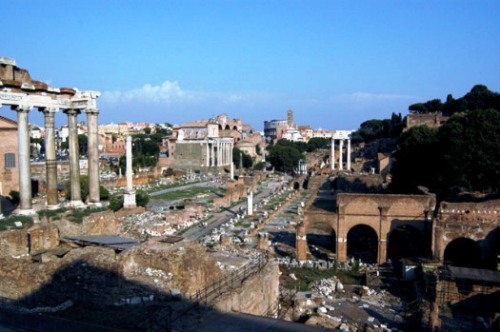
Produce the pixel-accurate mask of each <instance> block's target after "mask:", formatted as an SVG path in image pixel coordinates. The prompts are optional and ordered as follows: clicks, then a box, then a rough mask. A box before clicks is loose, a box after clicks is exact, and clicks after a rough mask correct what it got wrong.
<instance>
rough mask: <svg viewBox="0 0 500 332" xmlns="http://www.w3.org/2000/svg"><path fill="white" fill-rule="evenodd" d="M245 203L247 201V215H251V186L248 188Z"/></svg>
mask: <svg viewBox="0 0 500 332" xmlns="http://www.w3.org/2000/svg"><path fill="white" fill-rule="evenodd" d="M247 203H248V206H247V214H248V215H249V216H252V215H253V191H252V189H251V188H250V189H248V196H247Z"/></svg>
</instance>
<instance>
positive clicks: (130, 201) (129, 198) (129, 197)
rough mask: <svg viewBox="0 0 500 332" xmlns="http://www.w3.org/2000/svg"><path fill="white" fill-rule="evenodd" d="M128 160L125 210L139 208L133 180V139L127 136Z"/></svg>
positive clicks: (124, 199) (124, 198)
mask: <svg viewBox="0 0 500 332" xmlns="http://www.w3.org/2000/svg"><path fill="white" fill-rule="evenodd" d="M126 143H127V145H126V160H127V169H126V171H125V174H126V176H127V189H126V191H125V193H124V194H123V208H124V209H133V208H135V207H137V203H136V201H135V191H134V184H133V179H132V175H133V172H132V137H131V136H127V140H126Z"/></svg>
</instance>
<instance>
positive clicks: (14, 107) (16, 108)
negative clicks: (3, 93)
mask: <svg viewBox="0 0 500 332" xmlns="http://www.w3.org/2000/svg"><path fill="white" fill-rule="evenodd" d="M10 108H11V109H12V110H13V111H16V112H26V113H28V112H29V111H31V110H32V109H33V106H32V105H27V104H24V105H12V106H11V107H10Z"/></svg>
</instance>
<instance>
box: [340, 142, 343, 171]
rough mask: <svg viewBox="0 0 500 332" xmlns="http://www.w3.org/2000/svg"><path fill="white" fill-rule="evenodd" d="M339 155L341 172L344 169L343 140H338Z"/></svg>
mask: <svg viewBox="0 0 500 332" xmlns="http://www.w3.org/2000/svg"><path fill="white" fill-rule="evenodd" d="M339 154H340V158H339V169H340V170H343V169H344V161H343V154H344V140H343V139H341V140H340V145H339Z"/></svg>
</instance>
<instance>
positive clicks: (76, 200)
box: [65, 109, 85, 208]
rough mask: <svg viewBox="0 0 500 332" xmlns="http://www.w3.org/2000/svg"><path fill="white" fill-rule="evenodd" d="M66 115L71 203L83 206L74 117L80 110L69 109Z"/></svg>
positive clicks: (76, 129)
mask: <svg viewBox="0 0 500 332" xmlns="http://www.w3.org/2000/svg"><path fill="white" fill-rule="evenodd" d="M65 113H66V114H67V115H68V140H69V144H68V145H69V168H70V169H69V174H70V182H71V203H70V205H71V206H73V207H76V208H78V207H83V206H84V205H85V204H83V202H82V196H81V193H80V154H79V152H78V127H77V121H76V118H77V116H78V114H79V113H80V110H77V109H69V110H67V111H65Z"/></svg>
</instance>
